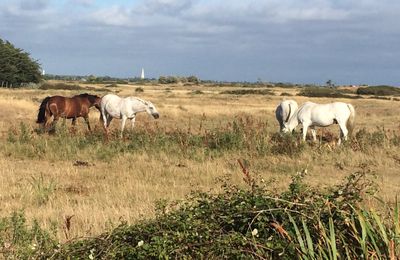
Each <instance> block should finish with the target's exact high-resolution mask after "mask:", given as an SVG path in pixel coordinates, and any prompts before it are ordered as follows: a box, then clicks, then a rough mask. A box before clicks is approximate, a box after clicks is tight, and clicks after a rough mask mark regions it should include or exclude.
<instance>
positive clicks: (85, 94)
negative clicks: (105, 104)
mask: <svg viewBox="0 0 400 260" xmlns="http://www.w3.org/2000/svg"><path fill="white" fill-rule="evenodd" d="M95 96H96V95H90V94H88V93H83V94H79V95H75V96H73V97H95Z"/></svg>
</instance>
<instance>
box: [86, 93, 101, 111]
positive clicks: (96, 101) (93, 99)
mask: <svg viewBox="0 0 400 260" xmlns="http://www.w3.org/2000/svg"><path fill="white" fill-rule="evenodd" d="M87 98H88V100H89V102H90V106H91V107H92V106H94V107H95V108H97V109H99V110H100V103H101V97H99V96H96V95H87Z"/></svg>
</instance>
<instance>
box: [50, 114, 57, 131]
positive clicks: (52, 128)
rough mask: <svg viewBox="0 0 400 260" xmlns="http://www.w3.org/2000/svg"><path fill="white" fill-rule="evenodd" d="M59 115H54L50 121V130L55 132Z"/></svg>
mask: <svg viewBox="0 0 400 260" xmlns="http://www.w3.org/2000/svg"><path fill="white" fill-rule="evenodd" d="M58 119H59V116H54V119H53V122H52V123H51V131H53V132H56V125H57V122H58Z"/></svg>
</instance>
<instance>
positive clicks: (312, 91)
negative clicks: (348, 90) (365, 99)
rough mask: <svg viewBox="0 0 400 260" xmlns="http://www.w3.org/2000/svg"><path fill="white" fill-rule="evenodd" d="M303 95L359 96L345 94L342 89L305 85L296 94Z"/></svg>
mask: <svg viewBox="0 0 400 260" xmlns="http://www.w3.org/2000/svg"><path fill="white" fill-rule="evenodd" d="M297 95H299V96H305V97H329V98H360V97H359V96H351V95H348V94H345V93H344V92H343V91H342V90H339V89H335V88H322V87H306V88H302V89H301V91H300V92H299V93H298V94H297Z"/></svg>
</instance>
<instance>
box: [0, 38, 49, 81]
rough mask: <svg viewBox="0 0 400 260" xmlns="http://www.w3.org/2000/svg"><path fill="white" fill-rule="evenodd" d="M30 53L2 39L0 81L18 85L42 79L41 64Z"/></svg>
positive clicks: (0, 43)
mask: <svg viewBox="0 0 400 260" xmlns="http://www.w3.org/2000/svg"><path fill="white" fill-rule="evenodd" d="M29 55H30V54H29V53H27V52H25V51H24V50H22V49H20V48H16V47H15V46H14V45H13V44H11V43H10V42H8V41H3V40H2V39H0V81H1V82H7V83H8V84H12V85H18V84H21V83H29V82H34V83H37V82H39V81H40V80H41V79H42V75H41V69H40V64H39V63H38V62H37V61H36V60H33V59H32V58H31V57H29Z"/></svg>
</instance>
